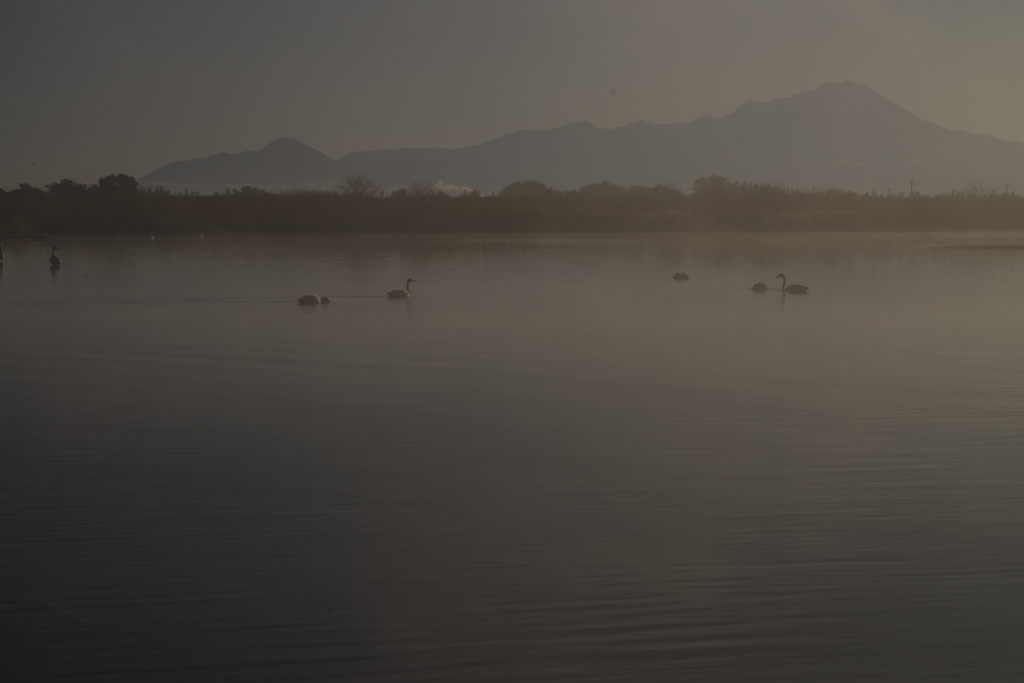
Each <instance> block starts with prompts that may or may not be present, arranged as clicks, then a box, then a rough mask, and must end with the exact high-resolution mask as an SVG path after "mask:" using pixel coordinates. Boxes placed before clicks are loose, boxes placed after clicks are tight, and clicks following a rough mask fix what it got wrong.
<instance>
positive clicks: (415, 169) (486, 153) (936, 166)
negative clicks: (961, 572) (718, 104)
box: [140, 81, 1024, 193]
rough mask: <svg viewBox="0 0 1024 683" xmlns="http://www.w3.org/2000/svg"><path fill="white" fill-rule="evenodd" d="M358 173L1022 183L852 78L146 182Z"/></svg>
mask: <svg viewBox="0 0 1024 683" xmlns="http://www.w3.org/2000/svg"><path fill="white" fill-rule="evenodd" d="M352 173H367V174H369V175H370V176H372V177H373V178H375V179H376V180H378V181H380V182H382V183H384V184H386V185H387V186H389V187H392V188H397V187H404V186H406V185H409V184H410V183H413V182H416V181H420V180H426V181H428V182H430V183H434V182H435V181H438V180H443V181H444V182H445V183H450V184H453V185H459V186H468V187H473V188H476V189H478V190H480V191H482V192H495V191H498V190H500V189H501V188H502V187H504V186H505V185H507V184H509V183H511V182H515V181H518V180H527V179H532V180H538V181H540V182H542V183H544V184H546V185H549V186H551V187H554V188H557V189H575V188H577V187H580V186H582V185H585V184H588V183H592V182H602V181H606V180H607V181H610V182H612V183H615V184H619V185H634V184H639V185H653V184H655V183H669V184H676V185H678V186H680V187H681V188H683V189H688V188H689V186H690V184H691V183H692V182H693V180H694V179H696V178H698V177H701V176H706V175H711V174H718V175H724V176H726V177H729V178H731V179H733V180H738V181H752V182H767V181H770V182H776V183H782V184H788V185H791V186H795V187H821V186H834V187H840V188H843V189H850V190H856V191H861V192H866V191H872V190H876V191H878V192H886V191H888V190H889V189H892V190H893V191H896V192H899V191H902V190H909V183H910V180H911V179H914V180H915V190H916V191H921V192H928V193H934V192H943V191H948V190H953V189H960V188H962V187H963V186H965V185H967V184H969V183H972V182H977V183H985V184H991V185H998V186H1000V187H1002V186H1003V185H1005V184H1011V185H1014V184H1019V185H1024V143H1021V142H1009V141H1003V140H999V139H997V138H994V137H991V136H988V135H981V134H976V133H968V132H966V131H962V130H950V129H947V128H943V127H941V126H939V125H938V124H935V123H930V122H928V121H924V120H923V119H920V118H919V117H917V116H915V115H914V114H912V113H910V112H909V111H907V110H906V109H903V108H902V107H900V106H899V105H897V104H895V103H894V102H892V101H891V100H889V99H887V98H886V97H884V96H883V95H881V94H879V93H877V92H875V91H874V90H872V89H871V88H869V87H867V86H865V85H862V84H860V83H857V82H855V81H844V82H841V83H826V84H824V85H822V86H819V87H818V88H815V89H813V90H808V91H805V92H801V93H797V94H795V95H791V96H789V97H783V98H779V99H775V100H771V101H768V102H755V101H752V100H751V101H748V102H746V103H744V104H742V105H740V106H739V107H737V108H736V109H735V110H734V111H733V112H731V113H730V114H727V115H725V116H722V117H714V116H703V117H700V118H697V119H694V120H692V121H689V122H686V123H668V124H655V123H649V122H646V121H642V120H641V121H638V122H636V123H629V124H626V125H624V126H620V127H618V128H597V127H596V126H594V125H593V124H591V123H590V122H587V121H578V122H575V123H568V124H565V125H562V126H559V127H557V128H552V129H549V130H518V131H513V132H510V133H506V134H504V135H501V136H498V137H496V138H493V139H491V140H488V141H486V142H483V143H480V144H477V145H470V146H467V147H461V148H455V149H446V148H439V147H432V148H413V147H404V148H397V149H380V150H373V151H365V152H353V153H351V154H347V155H345V156H343V157H341V158H340V159H338V160H332V159H330V157H328V156H327V155H325V154H323V153H321V152H319V151H317V150H315V149H313V148H312V147H309V146H308V145H305V144H304V143H302V142H299V141H298V140H295V139H293V138H279V139H277V140H274V141H272V142H271V143H269V144H268V145H266V146H265V147H263V148H262V149H261V150H259V151H252V152H241V153H239V154H228V153H223V152H222V153H220V154H214V155H212V156H209V157H204V158H200V159H190V160H184V161H177V162H174V163H171V164H168V165H166V166H163V167H161V168H159V169H157V170H155V171H153V172H151V173H149V174H147V175H145V176H143V177H142V178H141V179H140V181H141V182H142V183H144V184H147V185H166V186H193V187H224V186H241V185H253V186H258V187H268V188H274V187H276V188H284V187H313V186H319V187H330V186H332V185H333V183H334V182H335V181H336V180H338V179H342V178H344V177H346V176H347V175H350V174H352Z"/></svg>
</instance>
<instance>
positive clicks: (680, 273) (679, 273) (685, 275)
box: [672, 272, 690, 280]
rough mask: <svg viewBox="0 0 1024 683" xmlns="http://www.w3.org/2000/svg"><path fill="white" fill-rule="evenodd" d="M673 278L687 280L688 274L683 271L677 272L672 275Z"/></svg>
mask: <svg viewBox="0 0 1024 683" xmlns="http://www.w3.org/2000/svg"><path fill="white" fill-rule="evenodd" d="M672 279H673V280H689V279H690V276H689V275H687V274H686V273H683V272H678V273H676V274H675V275H673V276H672Z"/></svg>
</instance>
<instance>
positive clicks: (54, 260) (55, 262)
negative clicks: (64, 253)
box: [50, 247, 60, 268]
mask: <svg viewBox="0 0 1024 683" xmlns="http://www.w3.org/2000/svg"><path fill="white" fill-rule="evenodd" d="M55 251H57V247H54V248H53V249H51V250H50V266H52V267H53V268H60V256H57V254H55V253H54V252H55Z"/></svg>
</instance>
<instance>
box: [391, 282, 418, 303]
mask: <svg viewBox="0 0 1024 683" xmlns="http://www.w3.org/2000/svg"><path fill="white" fill-rule="evenodd" d="M410 282H416V281H415V280H413V279H412V278H409V279H408V280H406V281H405V289H392V290H391V291H390V292H388V298H389V299H408V298H409V297H411V296H412V292H410V291H409V283H410Z"/></svg>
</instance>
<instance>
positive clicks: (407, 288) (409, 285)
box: [405, 279, 412, 292]
mask: <svg viewBox="0 0 1024 683" xmlns="http://www.w3.org/2000/svg"><path fill="white" fill-rule="evenodd" d="M405 291H407V292H409V291H412V280H411V279H409V280H408V281H406V283H405Z"/></svg>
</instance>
